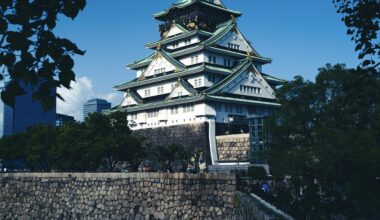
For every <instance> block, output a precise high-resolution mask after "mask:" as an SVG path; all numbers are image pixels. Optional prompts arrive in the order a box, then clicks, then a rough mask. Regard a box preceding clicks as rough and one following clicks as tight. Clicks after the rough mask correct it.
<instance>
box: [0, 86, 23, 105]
mask: <svg viewBox="0 0 380 220" xmlns="http://www.w3.org/2000/svg"><path fill="white" fill-rule="evenodd" d="M23 94H25V91H24V90H23V89H22V88H21V87H20V85H19V84H18V82H17V81H15V80H13V81H11V82H10V83H9V84H8V85H7V86H6V87H5V89H4V90H3V91H2V92H1V100H2V101H3V102H4V103H5V104H6V105H9V106H11V107H14V106H15V97H16V96H20V95H23Z"/></svg>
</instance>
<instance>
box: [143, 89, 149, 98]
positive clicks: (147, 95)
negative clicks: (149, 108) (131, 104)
mask: <svg viewBox="0 0 380 220" xmlns="http://www.w3.org/2000/svg"><path fill="white" fill-rule="evenodd" d="M144 93H145V97H149V96H150V89H145V91H144Z"/></svg>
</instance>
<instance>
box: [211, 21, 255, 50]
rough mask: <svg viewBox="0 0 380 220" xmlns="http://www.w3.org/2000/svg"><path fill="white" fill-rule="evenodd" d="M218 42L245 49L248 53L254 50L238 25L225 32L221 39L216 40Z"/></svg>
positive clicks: (225, 45)
mask: <svg viewBox="0 0 380 220" xmlns="http://www.w3.org/2000/svg"><path fill="white" fill-rule="evenodd" d="M216 44H217V45H219V46H222V47H227V48H231V49H234V50H240V51H245V52H247V53H253V52H254V50H253V48H252V47H251V45H250V44H249V43H248V41H247V40H246V39H245V38H244V36H243V35H242V34H241V32H240V31H239V29H238V28H237V27H235V28H233V29H232V30H230V31H229V32H228V33H227V34H225V35H224V36H223V37H222V38H221V39H220V40H218V41H217V42H216Z"/></svg>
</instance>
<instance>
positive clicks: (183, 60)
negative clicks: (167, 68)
mask: <svg viewBox="0 0 380 220" xmlns="http://www.w3.org/2000/svg"><path fill="white" fill-rule="evenodd" d="M195 56H198V62H195V59H194V63H193V64H192V63H191V57H195ZM179 61H180V62H181V63H183V64H184V65H186V66H190V65H194V64H197V63H203V62H206V57H205V54H204V53H195V54H191V55H189V56H186V57H183V58H181V59H180V60H179Z"/></svg>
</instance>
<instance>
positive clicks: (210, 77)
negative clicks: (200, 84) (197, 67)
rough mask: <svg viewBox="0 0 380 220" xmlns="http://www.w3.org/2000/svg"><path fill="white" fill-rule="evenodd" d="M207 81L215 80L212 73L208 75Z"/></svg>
mask: <svg viewBox="0 0 380 220" xmlns="http://www.w3.org/2000/svg"><path fill="white" fill-rule="evenodd" d="M208 81H209V82H216V78H215V76H213V75H208Z"/></svg>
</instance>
